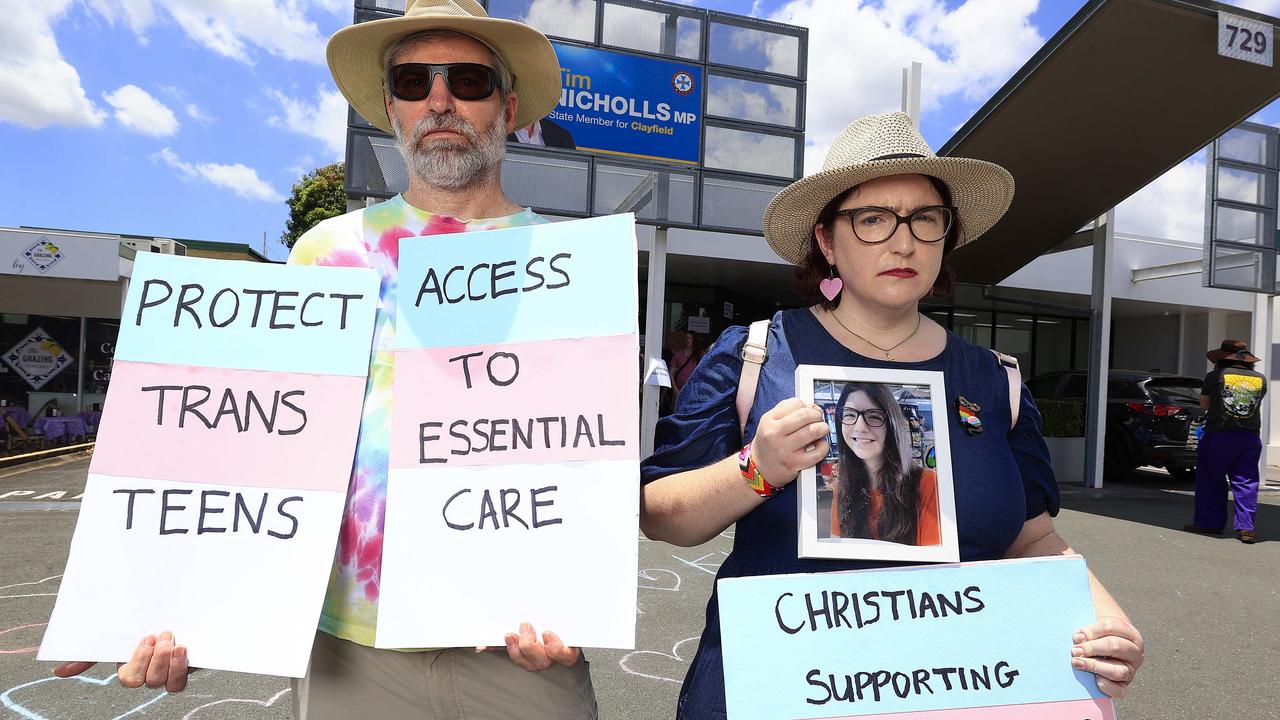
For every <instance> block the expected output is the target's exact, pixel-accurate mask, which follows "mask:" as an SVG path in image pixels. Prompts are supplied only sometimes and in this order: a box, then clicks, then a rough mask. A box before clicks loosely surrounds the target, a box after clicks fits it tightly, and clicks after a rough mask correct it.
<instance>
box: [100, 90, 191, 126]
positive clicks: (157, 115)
mask: <svg viewBox="0 0 1280 720" xmlns="http://www.w3.org/2000/svg"><path fill="white" fill-rule="evenodd" d="M102 98H103V99H104V100H106V101H107V104H109V105H111V107H113V108H115V109H116V112H115V118H116V120H117V121H119V123H120V124H121V125H124V126H125V127H127V128H129V129H130V130H134V131H137V132H140V133H142V134H143V135H151V136H152V137H169V136H171V135H173V134H174V133H176V132H178V118H176V117H174V115H173V111H172V110H170V109H169V108H168V107H167V106H166V105H165V104H164V103H162V102H160V101H159V100H156V99H155V98H154V97H152V96H151V95H150V94H148V93H147V91H146V90H143V89H142V88H140V87H138V86H137V85H124V86H121V87H120V88H118V89H117V90H116V91H115V92H112V93H103V94H102Z"/></svg>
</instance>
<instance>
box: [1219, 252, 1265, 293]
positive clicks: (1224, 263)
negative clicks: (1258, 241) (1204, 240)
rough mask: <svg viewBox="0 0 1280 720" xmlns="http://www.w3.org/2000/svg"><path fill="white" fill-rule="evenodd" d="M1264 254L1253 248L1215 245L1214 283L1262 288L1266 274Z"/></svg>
mask: <svg viewBox="0 0 1280 720" xmlns="http://www.w3.org/2000/svg"><path fill="white" fill-rule="evenodd" d="M1264 259H1265V258H1264V257H1263V254H1262V253H1260V252H1256V251H1251V250H1236V249H1234V248H1230V247H1215V248H1214V250H1213V284H1214V285H1215V286H1223V285H1229V286H1232V287H1239V288H1256V289H1261V288H1262V286H1263V278H1264V276H1265V274H1266V273H1265V266H1264Z"/></svg>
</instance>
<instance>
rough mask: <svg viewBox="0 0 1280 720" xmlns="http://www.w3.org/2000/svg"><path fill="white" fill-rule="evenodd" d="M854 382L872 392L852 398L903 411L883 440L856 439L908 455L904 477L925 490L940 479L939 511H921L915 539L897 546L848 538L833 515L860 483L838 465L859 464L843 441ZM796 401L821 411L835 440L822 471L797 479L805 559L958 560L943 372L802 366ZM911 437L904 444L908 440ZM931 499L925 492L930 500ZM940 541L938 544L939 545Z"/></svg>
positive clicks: (891, 419) (889, 420)
mask: <svg viewBox="0 0 1280 720" xmlns="http://www.w3.org/2000/svg"><path fill="white" fill-rule="evenodd" d="M851 383H853V384H858V385H862V386H865V387H866V388H867V390H859V389H854V390H852V391H851V392H853V393H861V395H862V396H863V400H865V401H868V402H871V403H872V405H877V404H878V403H877V402H875V401H874V400H872V398H871V396H872V395H875V396H876V398H878V399H879V400H881V401H884V400H885V399H886V398H889V399H891V400H892V401H893V403H892V404H894V405H896V406H897V409H896V413H895V412H894V410H893V409H892V408H891V409H890V410H889V416H888V417H886V418H885V422H884V425H883V426H881V427H885V428H889V429H888V430H886V431H885V432H884V435H883V438H884V439H881V440H877V439H876V437H872V436H863V435H858V436H855V437H865V438H866V440H865V441H866V442H867V443H868V444H869V445H870V446H871V447H872V448H874V447H875V443H876V442H882V443H883V444H884V445H883V448H882V451H883V452H890V453H893V454H894V455H895V457H899V458H902V457H904V455H905V457H907V458H908V460H907V463H908V465H909V468H908V469H906V470H905V472H906V473H908V474H909V475H910V476H914V480H915V482H918V483H920V485H919V487H920V488H927V485H928V480H929V478H930V476H932V478H933V479H934V480H936V483H935V486H936V503H935V504H934V505H935V506H934V507H933V508H931V509H930V508H926V507H925V506H924V505H922V506H921V510H920V514H919V515H918V516H917V518H916V526H917V527H916V531H917V536H916V539H915V540H912V541H898V542H892V541H888V540H881V539H875V538H874V537H871V536H865V535H864V536H861V537H847V536H844V534H845V533H846V532H847V531H846V530H844V529H842V528H837V525H838V524H839V521H838V519H837V513H836V512H835V511H833V510H832V504H833V503H834V502H835V501H836V500H837V498H838V497H839V493H840V491H841V488H845V487H852V486H851V483H853V482H855V480H853V479H851V478H842V477H841V475H840V467H839V466H840V460H841V458H842V457H847V458H853V459H855V460H856V456H855V454H854V450H853V449H852V448H851V447H850V446H849V445H848V442H847V441H845V442H843V443H842V441H841V437H842V433H843V432H844V429H843V425H842V422H841V413H842V412H843V410H842V408H841V407H840V404H839V403H840V398H841V395H842V394H843V392H844V390H845V389H846V387H847V386H849V385H850V384H851ZM868 393H870V394H868ZM796 396H797V397H799V398H800V399H801V400H805V401H807V402H812V403H814V404H815V405H817V406H818V407H820V408H822V410H823V414H824V415H825V416H826V418H827V424H828V426H829V427H830V434H829V437H828V439H829V440H830V441H831V450H830V451H829V452H828V454H827V457H826V458H824V459H823V461H822V462H820V463H818V464H817V465H815V466H813V467H811V468H807V469H805V470H802V471H801V472H800V477H799V478H798V479H797V481H796V483H797V488H796V489H797V491H798V494H799V497H798V500H797V503H796V507H797V513H798V516H799V518H798V519H799V523H798V526H799V537H798V538H797V552H798V553H799V555H800V557H804V558H831V559H842V560H878V561H892V562H918V563H932V562H959V560H960V544H959V540H958V539H957V535H956V504H955V485H954V474H953V470H952V455H951V435H950V420H951V418H950V414H951V408H950V406H949V403H948V402H947V394H946V386H945V382H944V380H943V376H942V373H940V372H933V371H924V370H890V369H879V368H858V367H842V366H834V365H800V366H798V367H797V368H796ZM859 402H861V400H860V401H859ZM846 403H848V401H846ZM853 426H855V427H856V426H861V429H860V430H859V431H858V432H859V433H862V432H869V431H868V428H867V426H866V424H865V423H864V422H862V421H860V420H857V419H855V420H854V424H853ZM850 432H854V431H853V430H850ZM890 436H892V438H890ZM904 437H905V438H906V440H905V442H904V441H903V440H901V438H904ZM842 444H843V445H844V447H843V448H842ZM904 445H906V449H905V450H904V449H903V448H904ZM873 451H874V450H871V451H870V452H873ZM899 464H901V461H899ZM851 467H852V466H851ZM864 467H865V466H864ZM928 494H929V493H928V492H927V490H926V492H925V497H927V496H928ZM935 513H936V519H935ZM925 523H927V524H925ZM862 532H863V533H871V534H874V532H875V531H874V530H868V529H864V530H863V531H862ZM934 533H936V535H935V534H934ZM921 539H927V540H928V541H930V543H931V544H928V545H921V544H917V541H918V540H921ZM935 539H936V541H937V542H936V544H932V541H933V540H935Z"/></svg>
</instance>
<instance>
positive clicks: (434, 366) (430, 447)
mask: <svg viewBox="0 0 1280 720" xmlns="http://www.w3.org/2000/svg"><path fill="white" fill-rule="evenodd" d="M636 276H637V270H636V251H635V221H634V218H633V217H632V216H631V215H614V216H607V217H600V218H593V219H590V220H578V221H572V222H564V223H554V224H547V225H535V226H530V227H520V228H510V229H504V230H491V231H486V232H481V233H473V234H466V235H454V236H450V238H449V242H447V243H444V242H440V241H439V240H438V239H435V238H431V239H426V241H424V240H423V239H421V238H404V239H402V240H401V241H400V279H399V297H398V301H397V305H396V373H395V381H394V387H393V392H394V396H395V404H394V406H393V408H392V420H391V457H390V471H389V475H388V486H387V509H386V527H385V533H384V536H383V556H382V575H381V584H380V589H381V595H380V598H379V605H378V629H377V637H376V641H375V642H376V645H377V646H378V647H456V646H468V645H502V644H503V636H504V635H505V634H506V633H508V632H514V631H516V630H517V629H518V628H519V626H520V623H522V622H531V623H533V624H534V626H535V628H537V629H538V630H539V631H541V630H553V631H555V632H556V633H558V634H559V635H560V636H561V637H562V638H563V639H564V640H565V642H567V643H569V644H571V645H585V646H592V647H628V648H629V647H631V646H632V644H633V643H634V636H635V597H636V563H637V545H636V538H637V536H638V533H639V513H638V510H639V446H638V436H639V412H638V408H637V403H636V397H637V390H638V389H639V385H638V382H639V367H638V360H639V344H638V333H637V329H636V316H637V308H636V302H637V288H636Z"/></svg>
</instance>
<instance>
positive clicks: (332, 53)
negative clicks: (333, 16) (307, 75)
mask: <svg viewBox="0 0 1280 720" xmlns="http://www.w3.org/2000/svg"><path fill="white" fill-rule="evenodd" d="M423 30H454V31H457V32H460V33H465V34H467V35H470V36H472V37H475V38H477V39H478V40H480V41H481V42H483V43H484V44H486V45H488V46H489V47H490V48H492V49H493V50H495V51H496V52H497V53H498V54H499V55H501V56H502V59H503V60H505V61H506V63H507V66H508V67H509V68H511V72H512V74H513V75H515V78H516V80H515V86H514V88H513V89H514V90H515V92H516V93H518V94H519V96H520V104H519V106H518V107H517V108H516V121H515V125H516V127H517V128H521V127H525V126H527V125H529V124H531V123H533V122H534V121H535V120H540V119H542V118H543V117H545V116H546V115H547V113H549V112H551V110H552V109H554V108H555V106H556V103H558V102H559V101H560V62H559V60H557V59H556V51H555V50H554V49H553V48H552V47H551V43H550V42H549V41H548V40H547V37H546V36H545V35H543V34H542V33H540V32H538V31H537V30H535V29H533V28H531V27H529V26H528V25H525V24H524V23H519V22H516V21H514V20H502V19H500V18H491V17H489V14H488V13H486V12H485V11H484V8H482V7H480V5H479V4H478V3H476V2H475V0H409V4H408V6H407V7H406V8H405V11H404V17H396V18H387V19H385V20H373V21H371V22H364V23H359V24H357V25H351V26H349V27H345V28H343V29H341V30H339V31H338V32H336V33H334V35H333V37H331V38H329V48H328V51H327V52H326V53H325V54H326V55H327V56H328V58H329V70H330V71H331V72H332V73H333V80H334V82H336V83H337V84H338V89H339V90H341V91H342V94H343V95H344V96H346V98H347V101H348V102H350V103H351V106H352V107H354V108H355V109H356V112H358V113H360V117H362V118H364V119H365V120H368V121H369V123H370V124H371V125H373V126H374V127H376V128H378V129H379V130H382V131H383V132H388V133H389V132H392V129H391V121H390V120H389V119H388V118H387V110H386V106H385V105H384V104H383V96H382V77H383V72H384V68H383V67H382V59H383V55H385V54H386V52H387V48H389V47H391V46H392V45H394V44H395V43H396V41H398V40H400V39H401V38H403V37H404V36H406V35H412V34H413V33H416V32H421V31H423Z"/></svg>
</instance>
